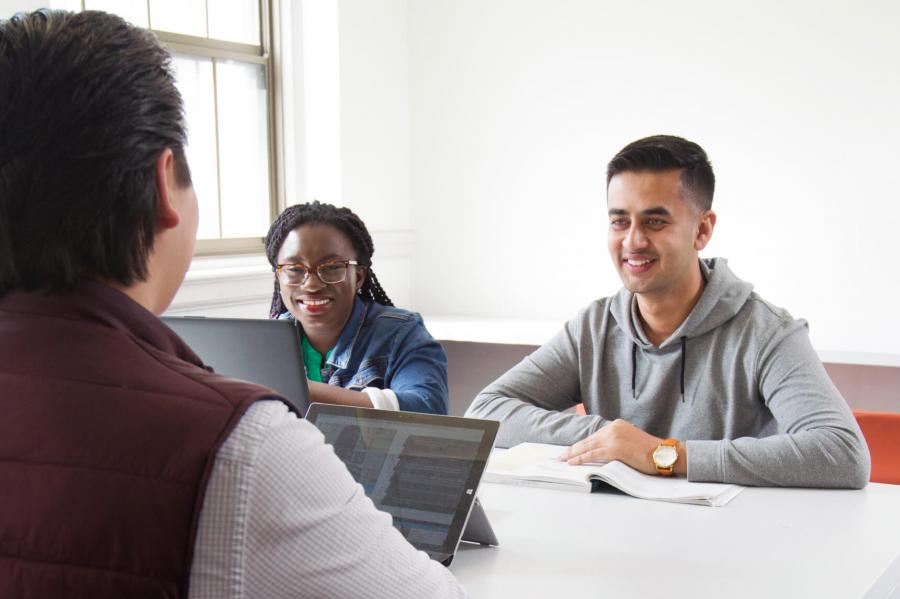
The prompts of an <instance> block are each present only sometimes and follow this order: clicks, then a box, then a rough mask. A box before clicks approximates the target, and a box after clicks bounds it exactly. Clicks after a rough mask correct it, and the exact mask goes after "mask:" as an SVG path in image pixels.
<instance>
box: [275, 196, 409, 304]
mask: <svg viewBox="0 0 900 599" xmlns="http://www.w3.org/2000/svg"><path fill="white" fill-rule="evenodd" d="M303 225H329V226H332V227H334V228H335V229H337V230H338V231H340V232H341V233H343V234H344V235H346V236H347V239H348V240H350V243H352V244H353V249H354V250H356V256H357V260H358V261H359V264H360V265H361V266H365V267H366V271H367V272H366V277H365V280H364V281H363V285H362V288H361V289H360V290H359V295H360V297H362V299H363V300H364V301H367V302H377V303H379V304H381V305H383V306H393V305H394V303H393V302H392V301H391V298H389V297H388V296H387V293H385V292H384V289H382V287H381V283H379V282H378V278H377V277H376V276H375V273H374V272H372V254H373V253H374V252H375V246H374V244H373V243H372V237H371V235H369V231H368V230H367V229H366V225H365V224H364V223H363V222H362V220H361V219H360V218H359V217H358V216H356V215H355V214H354V213H353V212H352V211H351V210H350V209H349V208H338V207H337V206H333V205H331V204H324V203H322V202H319V201H318V200H315V201H313V202H310V203H308V204H295V205H293V206H289V207H287V208H286V209H285V210H284V212H282V213H281V214H279V215H278V218H276V219H275V222H274V223H272V226H271V227H270V228H269V232H268V233H267V234H266V240H265V244H266V258H268V259H269V264H271V265H272V268H273V269H274V268H275V266H276V264H277V263H278V251H279V250H280V249H281V246H282V244H283V243H284V240H285V238H286V237H287V236H288V234H289V233H290V232H291V231H293V230H294V229H296V228H297V227H300V226H303ZM284 312H287V307H286V306H285V305H284V302H283V301H282V300H281V286H280V285H279V284H278V277H276V278H275V292H274V293H273V294H272V307H271V308H270V309H269V318H278V316H279V315H281V314H283V313H284Z"/></svg>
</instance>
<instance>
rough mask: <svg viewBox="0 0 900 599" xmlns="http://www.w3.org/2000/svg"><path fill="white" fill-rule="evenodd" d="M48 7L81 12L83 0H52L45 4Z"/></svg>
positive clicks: (4, 16)
mask: <svg viewBox="0 0 900 599" xmlns="http://www.w3.org/2000/svg"><path fill="white" fill-rule="evenodd" d="M45 6H47V7H48V8H52V9H54V10H56V9H59V10H69V11H72V12H80V11H81V0H50V1H49V2H47V3H46V4H45ZM9 16H11V15H3V18H6V17H9Z"/></svg>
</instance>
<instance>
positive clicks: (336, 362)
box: [328, 296, 369, 368]
mask: <svg viewBox="0 0 900 599" xmlns="http://www.w3.org/2000/svg"><path fill="white" fill-rule="evenodd" d="M368 311H369V304H367V303H366V302H364V301H362V299H360V297H359V296H356V297H355V298H353V312H351V313H350V318H349V319H348V320H347V324H345V325H344V330H343V331H341V336H340V337H338V340H337V343H335V345H334V351H332V352H331V358H330V359H329V360H328V363H329V364H331V365H332V366H334V367H336V368H347V365H348V364H350V358H351V357H352V355H353V346H354V345H355V344H356V338H357V337H359V331H360V329H362V325H363V323H364V322H365V321H366V314H367V313H368Z"/></svg>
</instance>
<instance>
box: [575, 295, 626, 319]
mask: <svg viewBox="0 0 900 599" xmlns="http://www.w3.org/2000/svg"><path fill="white" fill-rule="evenodd" d="M616 297H617V296H615V295H613V296H609V297H600V298H597V299H595V300H594V301H592V302H591V303H589V304H587V305H586V306H583V307H582V308H580V309H579V310H578V312H577V313H576V314H575V316H574V317H573V318H572V319H570V320H569V322H570V323H581V324H586V325H591V324H592V323H595V322H598V321H600V320H603V319H604V318H605V317H606V314H607V313H608V312H610V311H611V310H612V309H613V306H614V304H615V302H616V301H617V300H616Z"/></svg>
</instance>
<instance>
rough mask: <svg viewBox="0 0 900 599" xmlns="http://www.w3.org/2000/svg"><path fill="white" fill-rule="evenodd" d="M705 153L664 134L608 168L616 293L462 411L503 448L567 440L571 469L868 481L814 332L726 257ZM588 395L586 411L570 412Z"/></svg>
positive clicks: (864, 459) (855, 431)
mask: <svg viewBox="0 0 900 599" xmlns="http://www.w3.org/2000/svg"><path fill="white" fill-rule="evenodd" d="M714 188H715V177H714V175H713V171H712V167H711V165H710V163H709V160H708V158H707V156H706V153H705V152H704V151H703V149H702V148H701V147H700V146H698V145H697V144H695V143H693V142H690V141H687V140H685V139H682V138H679V137H673V136H664V135H659V136H654V137H648V138H645V139H641V140H638V141H636V142H633V143H631V144H629V145H628V146H626V147H625V148H623V149H622V150H621V151H620V152H619V153H618V154H617V155H616V156H615V157H614V158H613V159H612V160H611V161H610V163H609V165H608V168H607V208H608V214H609V225H608V226H609V229H608V244H609V252H610V257H611V258H612V261H613V264H614V265H615V267H616V270H617V272H618V273H619V277H620V278H621V279H622V284H623V285H624V287H623V288H622V289H621V290H619V292H618V293H617V294H616V295H614V296H612V297H607V298H602V299H599V300H597V301H595V302H593V303H591V304H590V305H589V306H588V307H587V308H585V309H584V310H583V311H582V312H581V313H580V314H579V315H578V316H576V317H575V318H574V319H573V320H571V321H570V322H568V323H567V324H566V326H565V327H564V328H563V330H562V331H560V332H559V333H558V334H557V335H556V336H555V337H554V338H553V339H552V340H550V341H549V342H548V343H547V344H546V345H544V346H542V347H541V348H539V349H538V350H537V351H535V352H534V353H533V354H531V355H530V356H528V357H527V358H525V359H524V360H523V361H522V362H521V363H519V364H518V365H517V366H515V367H514V368H513V369H512V370H510V371H509V372H507V373H506V374H504V375H503V376H501V377H500V378H499V379H498V380H497V381H495V382H494V383H492V384H491V385H489V386H488V387H487V388H486V389H485V390H484V391H482V392H481V393H480V394H479V395H478V397H476V398H475V401H474V402H473V403H472V406H471V407H470V408H469V412H468V414H467V415H468V416H475V417H480V418H492V419H497V420H500V421H501V422H502V425H501V427H500V434H499V436H498V438H497V442H498V444H499V445H505V446H511V445H514V444H516V443H519V442H522V441H537V442H543V443H556V444H561V445H571V447H569V449H568V450H567V451H566V452H564V453H563V456H562V457H563V459H567V460H568V461H569V462H570V463H572V464H579V463H584V462H597V461H607V460H620V461H622V462H625V463H626V464H628V465H630V466H632V467H633V468H636V469H637V470H640V471H642V472H645V473H647V474H659V475H663V476H669V475H673V474H675V475H683V476H687V478H688V479H689V480H694V481H712V482H730V483H738V484H745V485H763V486H804V487H846V488H861V487H863V486H865V484H866V482H867V481H868V478H869V453H868V448H867V447H866V443H865V440H864V439H863V436H862V434H861V432H860V430H859V427H858V426H857V424H856V421H855V420H854V418H853V415H852V413H851V412H850V409H849V408H848V406H847V404H846V402H845V401H844V399H843V398H842V397H841V395H840V393H839V392H838V391H837V389H835V387H834V385H833V384H832V383H831V381H830V380H829V378H828V375H827V374H826V372H825V369H824V368H823V366H822V363H821V362H820V361H819V359H818V356H817V355H816V352H815V351H814V350H813V348H812V346H811V345H810V342H809V337H808V332H807V325H806V322H805V321H803V320H797V319H794V318H793V317H791V315H790V314H789V313H788V312H787V311H786V310H784V309H782V308H778V307H776V306H773V305H772V304H770V303H768V302H766V301H765V300H763V299H762V298H761V297H759V296H758V295H757V294H756V293H754V292H753V287H752V285H750V284H749V283H746V282H744V281H741V280H740V279H738V278H737V277H736V276H735V275H734V274H733V273H732V272H731V270H730V269H729V268H728V265H727V264H726V262H725V260H723V259H721V258H709V259H702V260H701V259H700V258H699V255H698V254H699V252H700V251H701V250H703V248H705V247H706V245H707V244H708V243H709V240H710V239H711V237H712V234H713V230H714V228H715V225H716V214H715V213H714V212H713V211H712V210H711V206H712V197H713V191H714ZM578 404H583V406H584V408H585V412H586V413H587V414H586V415H585V416H581V415H578V414H574V413H563V411H564V410H567V409H569V408H572V407H574V406H576V405H578Z"/></svg>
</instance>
